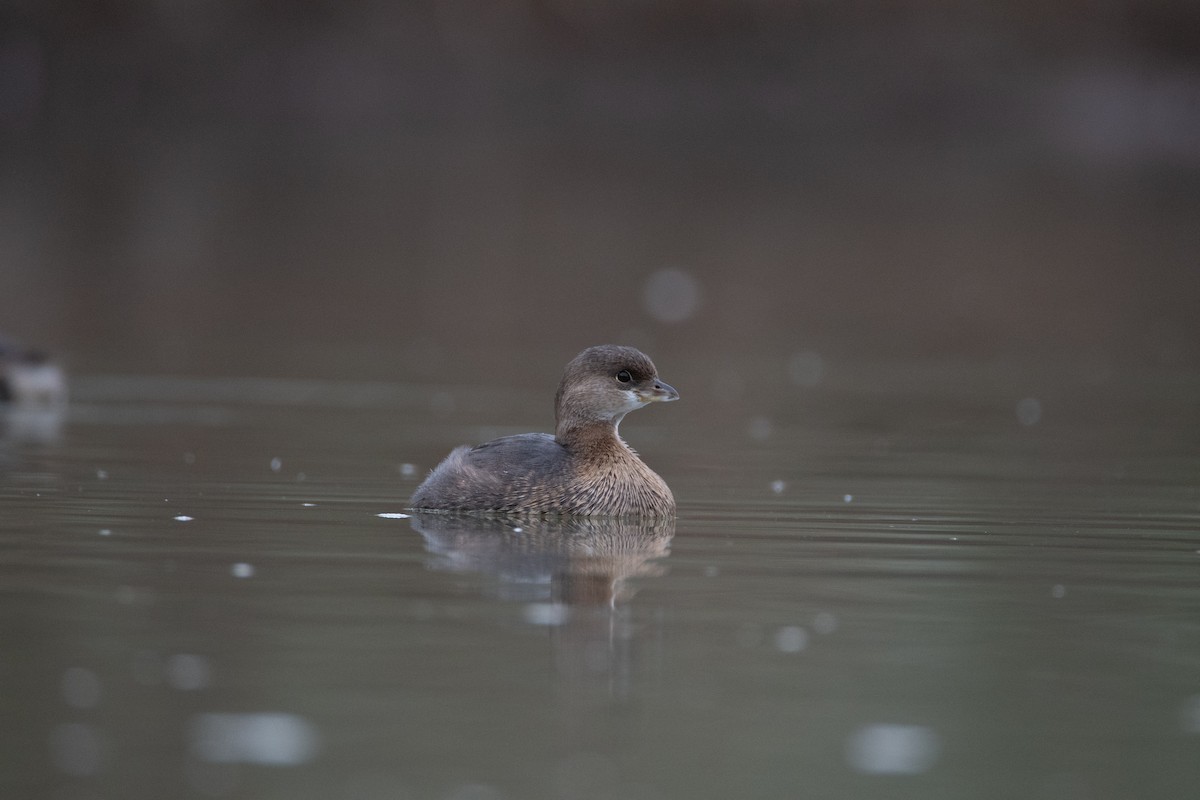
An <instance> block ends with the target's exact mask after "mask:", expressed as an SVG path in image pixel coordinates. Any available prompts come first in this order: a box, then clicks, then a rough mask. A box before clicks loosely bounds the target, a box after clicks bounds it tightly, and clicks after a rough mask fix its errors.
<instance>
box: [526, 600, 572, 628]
mask: <svg viewBox="0 0 1200 800" xmlns="http://www.w3.org/2000/svg"><path fill="white" fill-rule="evenodd" d="M570 615H571V610H570V609H569V608H568V607H567V606H566V605H565V604H563V603H530V604H528V605H527V606H525V611H524V616H525V621H526V622H528V623H529V624H530V625H548V626H555V625H562V624H563V623H564V622H566V621H567V617H569V616H570Z"/></svg>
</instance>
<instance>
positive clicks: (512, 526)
mask: <svg viewBox="0 0 1200 800" xmlns="http://www.w3.org/2000/svg"><path fill="white" fill-rule="evenodd" d="M411 522H412V526H413V528H414V529H415V530H416V531H417V532H418V533H420V534H421V536H422V537H423V538H424V539H425V549H426V550H428V551H429V554H430V558H429V560H428V562H427V563H428V565H429V566H430V567H431V568H433V569H438V570H444V571H450V572H469V573H478V574H481V575H487V576H491V577H493V578H495V579H497V581H498V592H499V593H500V594H501V596H502V597H503V598H504V599H506V600H513V601H524V602H536V601H541V602H552V603H561V604H565V605H567V606H601V605H606V606H610V607H613V608H615V607H616V606H617V605H618V604H619V603H622V602H627V601H628V600H629V599H630V597H632V595H633V591H632V589H630V587H629V586H628V584H627V581H628V579H630V578H635V577H653V576H657V575H662V574H663V573H664V572H665V571H666V567H665V566H664V565H663V564H662V563H661V562H660V561H659V559H662V558H665V557H666V556H668V555H669V554H670V543H671V538H672V537H673V536H674V535H675V520H673V519H667V520H661V519H658V520H625V519H612V518H589V517H570V518H560V519H551V518H540V517H532V518H520V517H485V516H476V515H470V514H440V513H422V512H414V513H413V515H412V518H411Z"/></svg>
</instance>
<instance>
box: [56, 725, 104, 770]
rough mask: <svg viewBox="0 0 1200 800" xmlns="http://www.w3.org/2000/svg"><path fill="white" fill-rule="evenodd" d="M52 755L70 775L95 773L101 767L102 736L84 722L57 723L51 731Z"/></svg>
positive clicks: (59, 767) (59, 765) (60, 767)
mask: <svg viewBox="0 0 1200 800" xmlns="http://www.w3.org/2000/svg"><path fill="white" fill-rule="evenodd" d="M50 757H51V759H52V760H53V761H54V766H56V767H58V769H59V770H61V771H62V772H65V773H67V774H68V775H77V776H79V777H84V776H87V775H94V774H96V772H98V771H99V769H100V760H101V753H100V738H99V737H98V736H97V735H96V731H95V730H94V729H93V728H92V726H90V725H85V724H84V723H82V722H66V723H63V724H61V725H56V726H55V727H54V730H52V731H50Z"/></svg>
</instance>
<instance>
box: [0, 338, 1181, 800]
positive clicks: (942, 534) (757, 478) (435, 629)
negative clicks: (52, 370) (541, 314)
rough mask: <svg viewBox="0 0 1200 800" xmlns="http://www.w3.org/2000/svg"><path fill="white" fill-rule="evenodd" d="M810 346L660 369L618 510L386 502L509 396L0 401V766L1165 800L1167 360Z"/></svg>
mask: <svg viewBox="0 0 1200 800" xmlns="http://www.w3.org/2000/svg"><path fill="white" fill-rule="evenodd" d="M809 361H811V359H809ZM809 361H806V362H805V363H804V364H802V365H801V366H802V367H804V369H803V370H801V372H802V373H803V376H804V377H805V378H806V379H805V380H803V381H792V382H790V383H788V384H787V385H761V384H754V383H752V382H749V381H748V382H747V384H746V385H744V386H741V387H734V386H732V385H731V384H729V383H723V384H722V385H721V386H717V387H712V386H710V385H708V384H707V383H703V382H702V381H700V380H696V379H695V378H694V376H695V375H697V374H703V371H702V370H700V371H696V370H694V371H692V372H691V373H689V371H688V366H689V365H686V364H684V365H680V366H679V368H678V369H679V372H676V371H675V370H672V369H669V368H667V367H668V364H667V363H660V367H663V368H664V372H663V375H664V377H665V378H667V379H668V380H672V381H673V382H675V383H676V385H677V386H679V388H680V390H681V392H682V393H683V398H684V402H682V403H678V404H672V406H671V407H669V408H654V409H648V410H646V411H639V412H637V413H636V414H634V415H632V416H631V417H630V418H629V419H628V420H627V421H626V422H625V423H624V425H623V426H622V432H623V433H624V434H625V436H626V437H627V438H628V439H629V440H630V441H631V443H632V444H634V446H635V447H637V448H638V449H639V450H640V451H641V452H642V454H643V455H644V456H645V458H646V459H647V460H648V461H649V463H651V465H652V466H654V467H655V468H656V469H657V470H658V471H659V472H660V473H661V474H663V475H664V476H665V477H666V478H667V480H668V481H669V482H670V483H671V485H672V487H673V488H674V490H675V493H676V495H677V497H678V498H679V500H680V516H679V519H678V520H677V522H676V523H675V524H674V525H673V526H672V525H660V526H657V527H652V528H649V529H642V528H639V527H638V526H634V525H628V524H625V525H618V524H612V523H589V524H576V525H568V526H565V527H564V526H562V525H557V526H556V525H553V524H549V523H537V522H530V521H522V522H500V521H477V520H476V521H472V520H469V519H456V518H447V517H432V518H431V517H423V516H419V515H414V516H412V517H401V516H399V515H400V514H403V513H404V512H405V509H404V500H405V499H406V497H407V496H408V494H409V493H410V492H411V490H412V489H413V488H414V487H415V485H416V483H417V482H418V481H419V480H420V478H421V476H422V475H423V474H424V472H425V470H426V469H428V468H429V467H430V466H431V465H432V463H434V462H435V461H436V459H437V458H439V457H440V456H441V455H443V454H444V453H445V452H447V451H448V450H449V449H450V447H451V446H453V445H455V444H458V443H460V442H465V441H478V440H479V439H481V438H485V437H487V436H492V435H497V434H500V433H508V432H515V430H517V429H520V428H522V427H525V428H527V429H531V430H532V429H537V428H539V427H540V428H542V429H544V428H545V427H546V425H548V421H547V420H546V417H548V409H547V408H545V406H546V404H547V403H548V395H549V391H548V390H545V387H542V386H540V385H539V386H536V387H532V386H531V387H527V386H524V385H519V386H498V387H495V388H494V389H493V390H488V391H482V390H478V389H468V388H463V387H454V386H449V387H448V386H445V385H438V386H431V385H430V386H426V385H403V384H388V383H372V384H361V383H359V384H351V383H337V382H328V383H326V382H315V381H314V382H307V381H266V380H262V381H259V380H238V381H232V380H183V379H170V378H122V377H115V376H92V377H84V378H81V379H79V380H78V381H77V382H76V385H75V387H74V398H75V399H74V402H73V405H72V406H71V407H70V409H69V410H68V411H66V412H65V413H64V414H63V415H61V416H57V417H56V416H55V415H53V414H51V415H49V416H46V415H40V416H38V415H32V416H31V415H23V414H13V413H9V414H7V415H6V416H5V418H4V426H5V427H4V431H5V434H4V439H3V444H2V446H0V503H2V504H0V590H2V592H3V603H2V604H0V639H2V641H3V642H4V647H3V649H2V651H0V737H2V738H0V752H2V753H4V758H3V759H2V760H0V787H2V792H0V793H2V794H3V796H4V797H13V798H24V797H29V798H35V797H36V798H40V797H48V798H55V799H56V800H57V799H59V798H63V799H68V798H70V799H74V798H80V800H82V799H84V798H87V799H89V800H90V799H92V798H162V797H229V798H243V797H246V798H250V797H253V798H309V797H311V798H331V797H344V798H389V799H394V798H445V799H446V800H451V798H453V799H455V800H466V799H467V798H472V799H473V800H480V799H482V798H487V799H488V800H492V799H493V798H506V799H507V800H515V799H517V798H697V797H702V798H709V797H711V798H727V797H754V798H794V797H846V798H859V797H914V798H916V797H920V798H961V797H975V798H1012V797H1029V798H1056V799H1057V798H1126V797H1135V796H1136V797H1139V798H1178V797H1188V796H1192V795H1194V794H1195V792H1196V786H1197V784H1198V783H1200V534H1198V528H1200V492H1198V490H1197V486H1198V481H1200V460H1198V459H1197V456H1196V453H1197V452H1198V449H1197V448H1198V445H1200V428H1198V426H1197V422H1196V410H1197V409H1196V401H1195V398H1196V396H1197V389H1200V385H1198V384H1197V382H1196V380H1195V378H1194V377H1188V376H1180V375H1175V374H1170V373H1163V372H1145V373H1136V374H1134V373H1122V374H1118V373H1110V372H1106V373H1103V374H1092V373H1088V372H1086V371H1079V370H1072V369H1065V370H1044V371H1042V372H1039V373H1031V372H1029V371H1027V370H1021V369H1018V368H1012V367H1006V368H1002V367H997V366H987V367H980V366H970V365H955V364H932V365H931V364H924V365H922V364H900V365H896V364H893V365H886V366H883V365H867V364H863V365H857V366H853V367H848V366H846V365H836V364H835V365H830V364H824V365H823V367H822V368H821V369H818V370H815V371H814V369H813V368H812V364H811V363H809ZM750 372H752V370H750V371H748V372H747V374H749V373H750ZM779 372H780V374H786V373H787V369H786V368H784V369H781V370H779ZM681 373H682V375H683V376H684V377H682V378H680V379H678V380H676V375H678V374H681ZM689 376H692V377H689ZM751 385H754V386H756V387H757V388H756V389H755V390H754V391H750V389H749V388H748V387H749V386H751ZM1029 400H1034V401H1036V411H1037V412H1038V413H1037V414H1034V413H1033V410H1034V406H1033V405H1032V404H1031V403H1029V402H1027V401H1029ZM1033 417H1036V419H1034V418H1033ZM538 420H542V422H541V423H540V424H539V422H538ZM526 423H528V424H526ZM381 515H384V516H381ZM518 528H520V530H517V529H518Z"/></svg>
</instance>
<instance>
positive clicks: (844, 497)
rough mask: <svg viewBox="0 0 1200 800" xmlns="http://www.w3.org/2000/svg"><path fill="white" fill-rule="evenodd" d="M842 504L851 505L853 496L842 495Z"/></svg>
mask: <svg viewBox="0 0 1200 800" xmlns="http://www.w3.org/2000/svg"><path fill="white" fill-rule="evenodd" d="M842 502H843V503H852V502H854V495H852V494H844V495H842Z"/></svg>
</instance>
